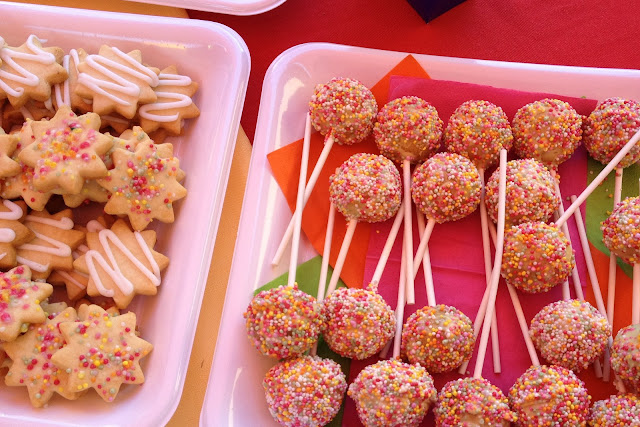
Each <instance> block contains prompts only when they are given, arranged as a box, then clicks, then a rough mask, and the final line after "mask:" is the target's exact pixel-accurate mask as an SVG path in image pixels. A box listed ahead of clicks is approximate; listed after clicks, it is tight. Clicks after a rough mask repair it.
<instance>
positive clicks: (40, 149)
mask: <svg viewBox="0 0 640 427" xmlns="http://www.w3.org/2000/svg"><path fill="white" fill-rule="evenodd" d="M31 128H32V130H33V142H32V143H31V144H29V145H28V146H26V147H24V148H23V149H22V151H21V152H20V155H19V157H20V160H21V161H23V162H24V163H25V164H26V165H27V166H31V167H32V168H34V170H33V174H34V175H33V186H34V187H35V188H36V189H37V190H40V191H53V190H55V191H56V192H58V193H59V194H78V193H79V192H80V190H81V189H82V186H83V184H84V180H85V179H86V178H100V177H103V176H105V175H106V174H107V168H106V166H105V165H104V163H103V161H102V159H101V158H100V156H102V155H104V154H105V153H106V152H107V151H109V149H111V147H112V145H113V139H112V138H111V137H110V136H107V135H103V134H101V133H100V132H98V129H99V128H100V117H98V115H97V114H94V113H87V114H85V115H83V116H79V117H78V116H76V115H75V113H73V111H71V109H70V107H68V106H66V105H63V106H62V107H60V109H59V110H58V111H57V112H56V115H55V116H54V118H52V119H51V120H49V121H45V120H42V121H38V122H31Z"/></svg>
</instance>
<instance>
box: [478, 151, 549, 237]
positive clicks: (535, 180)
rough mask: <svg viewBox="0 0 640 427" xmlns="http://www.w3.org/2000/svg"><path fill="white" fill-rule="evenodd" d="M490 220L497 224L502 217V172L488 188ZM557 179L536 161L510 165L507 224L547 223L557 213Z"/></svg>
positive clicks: (516, 162) (491, 180) (529, 160)
mask: <svg viewBox="0 0 640 427" xmlns="http://www.w3.org/2000/svg"><path fill="white" fill-rule="evenodd" d="M486 192H487V194H486V199H485V200H486V204H487V209H488V211H489V216H490V217H491V219H492V220H493V221H494V222H495V221H496V219H497V214H498V206H497V205H498V170H496V171H495V172H494V173H493V174H492V175H491V177H490V178H489V181H488V182H487V187H486ZM559 202H560V201H559V200H558V196H557V195H556V191H555V179H554V178H553V176H552V175H551V173H550V172H549V170H548V169H547V168H546V167H545V166H544V165H543V164H542V163H540V162H538V161H537V160H533V159H523V160H512V161H510V162H507V207H506V212H507V218H506V221H507V224H509V225H518V224H521V223H523V222H530V221H547V220H548V219H549V218H550V217H551V215H552V214H553V212H554V211H555V210H556V209H557V207H558V203H559Z"/></svg>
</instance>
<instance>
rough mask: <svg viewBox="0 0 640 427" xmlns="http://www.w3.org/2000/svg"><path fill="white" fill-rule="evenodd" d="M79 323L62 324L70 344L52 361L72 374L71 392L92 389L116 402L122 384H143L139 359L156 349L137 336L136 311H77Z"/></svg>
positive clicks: (93, 307)
mask: <svg viewBox="0 0 640 427" xmlns="http://www.w3.org/2000/svg"><path fill="white" fill-rule="evenodd" d="M78 316H79V318H80V321H78V322H66V323H61V324H60V325H59V329H60V331H61V332H62V336H63V337H64V339H65V341H66V342H67V345H66V346H65V347H64V348H62V349H60V350H58V351H57V352H56V353H55V354H54V355H53V357H52V358H51V361H52V362H53V363H54V364H55V365H56V366H58V367H60V368H61V369H64V370H65V372H66V373H67V374H68V375H69V382H68V390H69V391H72V392H80V391H84V390H87V389H89V388H93V389H94V390H95V391H96V392H97V393H98V395H99V396H100V397H102V399H104V400H105V401H106V402H113V400H114V399H115V398H116V396H117V394H118V391H119V390H120V386H121V385H122V384H142V383H143V382H144V375H143V373H142V369H141V368H140V360H141V359H142V358H143V357H145V356H147V355H148V354H149V353H150V352H151V350H152V348H153V346H152V345H151V344H150V343H148V342H147V341H145V340H143V339H141V338H139V337H138V336H137V335H136V315H135V313H133V312H128V313H127V314H122V315H116V316H111V315H110V314H109V313H107V312H106V311H104V310H103V309H102V308H101V307H100V306H97V305H90V306H87V305H84V306H81V307H80V309H79V310H78Z"/></svg>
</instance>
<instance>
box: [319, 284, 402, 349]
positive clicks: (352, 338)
mask: <svg viewBox="0 0 640 427" xmlns="http://www.w3.org/2000/svg"><path fill="white" fill-rule="evenodd" d="M376 289H377V286H375V285H373V284H371V285H369V287H368V289H356V288H339V289H336V290H335V291H334V292H332V293H331V294H330V295H329V296H327V298H325V300H324V301H323V302H322V313H323V315H324V317H325V323H324V324H323V326H322V337H323V338H324V340H325V341H326V343H327V344H328V345H329V347H330V348H331V349H332V350H333V351H335V352H336V353H338V354H339V355H341V356H344V357H348V358H350V359H359V360H362V359H366V358H367V357H370V356H373V355H374V354H375V353H377V352H379V351H380V350H382V348H383V347H384V346H385V344H387V342H389V340H390V339H391V338H392V337H393V334H394V331H395V326H396V320H395V314H394V313H393V310H392V309H391V307H389V304H387V303H386V301H385V300H384V299H383V298H382V296H380V294H378V293H377V291H376Z"/></svg>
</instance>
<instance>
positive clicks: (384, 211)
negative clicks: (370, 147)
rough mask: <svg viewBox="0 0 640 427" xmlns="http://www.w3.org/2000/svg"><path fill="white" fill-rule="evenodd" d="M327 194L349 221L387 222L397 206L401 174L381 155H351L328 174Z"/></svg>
mask: <svg viewBox="0 0 640 427" xmlns="http://www.w3.org/2000/svg"><path fill="white" fill-rule="evenodd" d="M329 195H330V199H331V202H333V204H334V205H335V207H336V209H337V210H338V211H339V212H340V213H342V214H343V215H344V216H345V217H346V218H347V219H349V220H352V219H354V220H357V221H365V222H380V221H386V220H387V219H389V218H391V217H392V216H394V215H395V214H396V212H398V208H399V207H400V202H401V198H402V183H401V182H400V174H399V173H398V169H397V168H396V166H395V165H394V164H393V162H392V161H391V160H389V159H387V158H386V157H384V156H379V155H375V154H369V153H358V154H354V155H353V156H351V157H349V158H348V159H347V161H346V162H344V163H343V164H342V165H340V166H339V167H338V168H337V169H336V172H335V173H334V174H333V175H331V178H330V179H329Z"/></svg>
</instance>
